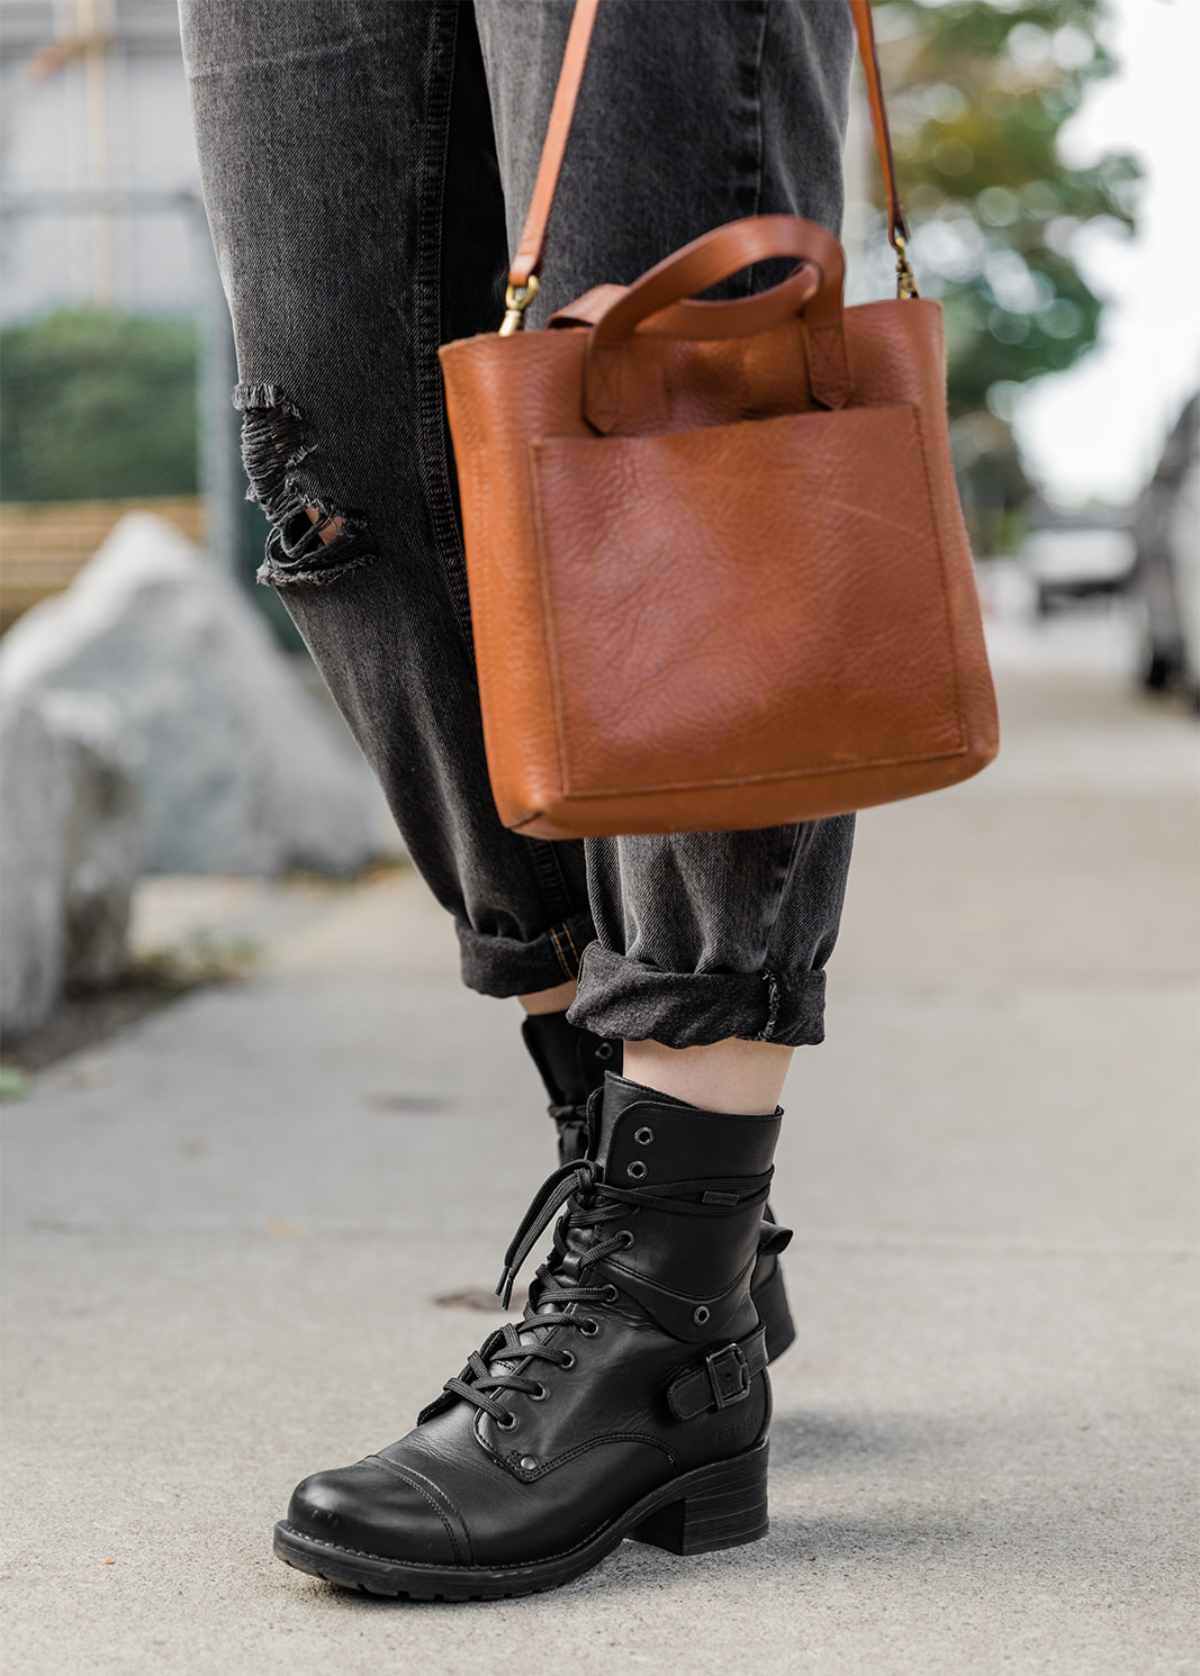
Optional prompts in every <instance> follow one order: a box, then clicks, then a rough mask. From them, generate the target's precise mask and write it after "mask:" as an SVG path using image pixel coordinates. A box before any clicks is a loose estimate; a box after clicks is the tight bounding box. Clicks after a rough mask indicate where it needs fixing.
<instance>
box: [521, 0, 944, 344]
mask: <svg viewBox="0 0 1200 1676" xmlns="http://www.w3.org/2000/svg"><path fill="white" fill-rule="evenodd" d="M599 3H600V0H575V11H574V13H573V15H572V18H571V27H570V30H569V32H568V34H567V44H566V48H565V50H564V52H563V61H562V68H561V70H560V71H559V76H558V86H557V88H556V89H555V93H554V104H553V106H552V108H551V111H550V121H549V123H548V125H547V128H546V138H545V140H544V142H543V144H542V156H541V162H540V163H539V164H538V172H537V180H536V181H535V183H534V188H533V196H532V198H531V199H530V201H529V210H528V213H527V214H526V217H525V226H524V228H523V229H522V232H521V241H520V243H519V244H518V246H517V251H516V255H515V256H514V257H513V259H512V264H511V266H510V268H509V271H508V280H509V286H510V293H509V299H508V305H509V315H510V317H511V316H512V315H514V314H515V315H516V317H517V318H516V319H515V320H513V321H512V323H511V324H510V325H509V329H510V330H512V329H514V328H515V327H518V326H519V325H520V314H521V313H522V312H523V310H524V308H525V307H526V306H527V304H528V303H529V302H530V301H531V299H532V295H533V293H534V292H535V291H536V290H537V276H538V274H539V273H540V272H541V267H542V260H543V257H544V255H545V247H546V224H547V222H548V221H549V219H550V210H551V207H552V205H553V203H554V192H555V188H556V187H557V185H558V176H559V171H560V169H561V168H562V160H563V154H564V152H565V151H566V149H567V137H568V135H569V134H570V131H571V118H572V117H573V116H574V114H575V104H576V101H577V99H578V97H579V86H580V83H581V82H582V80H583V72H584V67H585V66H586V64H587V53H588V43H589V42H590V40H591V37H592V26H593V25H594V23H595V21H596V11H597V8H598V6H599ZM849 3H850V12H851V15H852V17H853V19H854V28H855V33H856V34H857V36H858V51H859V56H860V57H861V59H862V63H863V71H864V74H865V76H866V81H867V97H868V100H869V102H870V106H871V123H872V126H873V128H874V131H875V146H876V150H877V151H878V153H879V166H880V169H881V170H882V172H883V183H884V188H885V190H886V192H887V201H888V238H889V239H890V241H891V244H892V247H893V248H894V250H895V251H896V255H897V258H898V261H897V269H898V272H899V275H900V289H901V294H902V295H906V296H913V295H915V294H916V287H915V285H913V284H912V271H911V269H910V268H909V266H908V255H907V250H906V244H907V240H908V223H907V221H906V220H905V218H904V210H903V208H902V207H901V204H900V194H899V191H898V189H897V186H896V166H895V159H894V157H893V155H892V139H891V131H890V129H889V127H888V117H887V104H886V102H885V99H884V93H883V78H882V76H881V75H880V71H879V55H878V52H877V50H876V45H875V27H874V24H873V22H872V19H871V4H870V0H849ZM751 260H753V258H751ZM506 324H508V322H507V321H506Z"/></svg>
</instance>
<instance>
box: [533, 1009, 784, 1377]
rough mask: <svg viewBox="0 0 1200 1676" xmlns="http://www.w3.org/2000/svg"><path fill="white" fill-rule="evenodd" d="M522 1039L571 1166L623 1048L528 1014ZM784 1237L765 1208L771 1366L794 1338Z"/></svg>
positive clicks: (761, 1261)
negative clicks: (594, 1101) (782, 1255)
mask: <svg viewBox="0 0 1200 1676" xmlns="http://www.w3.org/2000/svg"><path fill="white" fill-rule="evenodd" d="M521 1036H522V1039H523V1041H524V1043H525V1046H526V1048H527V1049H528V1050H529V1057H530V1058H531V1059H532V1060H533V1062H534V1064H535V1065H536V1066H537V1068H538V1071H539V1072H540V1074H541V1078H542V1081H543V1082H544V1083H545V1085H546V1093H547V1094H548V1095H549V1097H550V1108H549V1110H550V1116H551V1117H552V1118H553V1119H554V1123H555V1126H556V1128H557V1131H558V1161H559V1163H560V1164H573V1163H574V1162H575V1160H576V1159H577V1158H582V1157H583V1156H584V1155H585V1153H586V1152H587V1140H588V1137H587V1102H588V1099H589V1098H590V1096H591V1095H592V1093H593V1092H594V1091H595V1090H596V1089H597V1088H601V1087H603V1084H604V1076H605V1073H606V1072H607V1071H615V1072H618V1073H619V1072H620V1070H621V1054H622V1047H621V1043H620V1042H609V1041H605V1039H604V1038H603V1037H602V1036H593V1034H592V1032H591V1031H590V1030H584V1029H583V1028H581V1026H579V1025H577V1024H568V1023H567V1015H566V1014H565V1013H536V1014H535V1013H530V1014H529V1016H528V1017H527V1018H526V1019H525V1021H524V1022H523V1024H522V1025H521ZM788 1237H789V1236H785V1237H784V1238H783V1241H782V1243H781V1242H780V1237H779V1234H778V1233H777V1231H776V1226H775V1218H774V1217H773V1216H772V1214H771V1207H770V1205H768V1206H767V1208H766V1212H765V1214H764V1219H763V1226H762V1236H761V1239H760V1241H759V1254H758V1262H757V1263H756V1264H755V1266H754V1275H753V1278H752V1279H751V1282H750V1289H751V1291H752V1292H753V1294H754V1304H755V1308H756V1309H757V1310H758V1318H759V1320H760V1321H761V1322H762V1324H763V1326H764V1327H765V1328H766V1332H767V1360H768V1361H769V1362H773V1361H774V1360H775V1358H776V1357H777V1356H782V1355H783V1353H784V1351H785V1350H786V1349H787V1348H788V1347H789V1345H791V1344H792V1343H793V1341H794V1340H795V1337H796V1328H795V1325H794V1323H793V1321H792V1312H791V1310H790V1308H789V1307H788V1300H787V1292H786V1290H785V1288H784V1284H783V1270H782V1268H781V1267H780V1264H779V1256H778V1253H779V1252H780V1251H781V1250H782V1249H783V1246H784V1245H786V1244H787V1239H788Z"/></svg>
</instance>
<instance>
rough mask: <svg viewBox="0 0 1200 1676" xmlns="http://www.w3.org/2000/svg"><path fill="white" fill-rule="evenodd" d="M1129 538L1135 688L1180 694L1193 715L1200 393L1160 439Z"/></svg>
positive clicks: (1199, 666) (1197, 693)
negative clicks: (1137, 644)
mask: <svg viewBox="0 0 1200 1676" xmlns="http://www.w3.org/2000/svg"><path fill="white" fill-rule="evenodd" d="M1134 536H1135V540H1136V545H1137V563H1136V566H1135V569H1134V575H1133V587H1134V594H1135V597H1136V599H1137V601H1138V604H1139V606H1140V608H1141V614H1142V650H1141V667H1140V670H1139V676H1140V679H1141V683H1142V685H1143V686H1144V687H1145V688H1146V689H1147V691H1149V692H1165V691H1169V690H1179V691H1182V692H1184V693H1186V694H1187V696H1188V698H1189V699H1190V701H1191V703H1192V705H1193V707H1194V708H1195V710H1196V712H1197V714H1200V394H1197V395H1195V396H1193V397H1192V399H1191V400H1190V401H1189V402H1188V404H1187V405H1186V407H1185V408H1184V409H1183V412H1182V413H1181V414H1180V415H1179V418H1178V419H1177V420H1176V422H1175V426H1174V428H1173V429H1172V431H1171V434H1170V436H1169V437H1168V438H1167V443H1166V447H1165V448H1164V449H1163V453H1162V458H1161V460H1160V461H1159V463H1158V469H1157V470H1156V471H1155V473H1154V476H1153V478H1152V479H1151V481H1150V483H1149V484H1148V485H1147V487H1146V489H1145V491H1144V493H1143V494H1142V497H1141V500H1140V501H1139V503H1138V507H1137V514H1136V518H1135V521H1134Z"/></svg>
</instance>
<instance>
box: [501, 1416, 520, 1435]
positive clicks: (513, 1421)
mask: <svg viewBox="0 0 1200 1676" xmlns="http://www.w3.org/2000/svg"><path fill="white" fill-rule="evenodd" d="M496 1425H497V1427H498V1428H499V1430H500V1431H502V1432H515V1431H516V1429H517V1417H516V1415H515V1414H512V1413H509V1414H506V1415H504V1416H503V1418H501V1419H498V1420H497V1421H496Z"/></svg>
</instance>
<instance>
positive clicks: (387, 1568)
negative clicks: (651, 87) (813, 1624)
mask: <svg viewBox="0 0 1200 1676" xmlns="http://www.w3.org/2000/svg"><path fill="white" fill-rule="evenodd" d="M767 1528H768V1519H767V1444H766V1442H765V1440H764V1442H762V1443H760V1444H757V1445H756V1446H755V1448H753V1449H750V1450H748V1451H747V1452H746V1453H745V1454H744V1455H735V1456H733V1458H732V1459H731V1460H727V1461H717V1462H715V1463H714V1464H713V1465H712V1466H706V1467H697V1468H696V1469H695V1470H694V1471H693V1472H687V1473H684V1474H683V1475H682V1476H681V1477H679V1478H676V1479H674V1480H672V1482H671V1483H670V1484H664V1485H662V1486H660V1488H659V1489H657V1490H653V1491H651V1493H650V1494H649V1495H647V1496H643V1497H642V1498H641V1500H640V1501H637V1502H635V1503H634V1505H633V1506H632V1507H631V1508H629V1509H628V1510H627V1511H626V1512H625V1513H623V1514H622V1515H621V1516H620V1517H619V1518H617V1519H614V1520H612V1521H611V1522H610V1523H609V1524H607V1525H605V1526H604V1528H603V1529H602V1530H599V1531H595V1532H593V1534H592V1535H591V1536H589V1537H586V1538H585V1539H584V1541H583V1542H580V1543H577V1544H576V1546H575V1547H574V1548H572V1549H570V1550H569V1551H568V1552H567V1553H565V1554H556V1555H554V1556H553V1557H552V1558H550V1559H545V1560H533V1561H530V1562H529V1563H528V1564H527V1565H506V1566H465V1565H464V1566H434V1565H419V1564H413V1563H411V1562H410V1561H404V1560H391V1559H387V1558H385V1557H384V1556H382V1555H377V1554H363V1553H359V1552H357V1551H356V1550H354V1549H350V1548H339V1547H338V1546H337V1545H336V1544H334V1543H331V1542H322V1541H320V1540H319V1539H318V1538H316V1537H312V1536H306V1535H305V1534H304V1532H303V1531H298V1530H296V1529H295V1528H294V1526H292V1525H289V1524H288V1523H287V1521H286V1520H280V1522H279V1523H278V1524H277V1525H276V1526H275V1553H276V1555H277V1556H278V1558H279V1559H281V1560H283V1561H284V1562H285V1563H286V1564H287V1565H290V1566H294V1567H295V1569H296V1570H297V1571H304V1572H307V1573H308V1574H309V1575H310V1576H313V1577H322V1578H324V1579H325V1581H326V1582H327V1583H335V1584H337V1585H338V1586H339V1587H341V1588H348V1589H359V1590H363V1591H365V1592H366V1593H368V1594H374V1595H388V1596H391V1597H393V1598H403V1599H406V1600H444V1601H460V1600H506V1599H510V1598H512V1597H513V1596H516V1595H529V1594H539V1593H541V1592H542V1591H543V1590H545V1589H554V1588H558V1587H559V1586H560V1585H561V1584H563V1583H569V1582H571V1581H572V1580H573V1579H574V1578H576V1577H581V1576H582V1575H583V1573H584V1572H585V1571H590V1570H591V1569H592V1567H593V1566H596V1565H599V1564H600V1562H601V1560H603V1559H606V1558H607V1557H608V1555H609V1554H611V1553H612V1551H613V1550H614V1548H617V1547H619V1546H620V1544H621V1543H622V1542H623V1541H624V1540H625V1538H626V1537H631V1538H632V1539H633V1540H634V1541H635V1542H646V1543H650V1544H651V1545H652V1546H654V1547H656V1548H665V1549H666V1550H667V1551H668V1552H670V1553H672V1554H685V1555H694V1554H707V1553H711V1552H714V1551H715V1550H717V1549H721V1548H736V1547H740V1546H741V1545H742V1544H743V1543H746V1542H757V1541H758V1540H759V1538H760V1537H763V1536H765V1535H766V1534H767Z"/></svg>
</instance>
